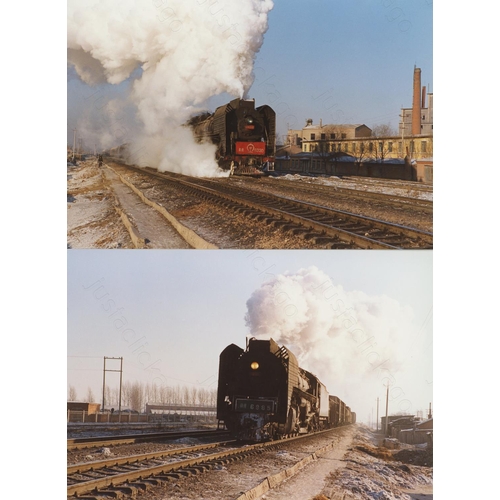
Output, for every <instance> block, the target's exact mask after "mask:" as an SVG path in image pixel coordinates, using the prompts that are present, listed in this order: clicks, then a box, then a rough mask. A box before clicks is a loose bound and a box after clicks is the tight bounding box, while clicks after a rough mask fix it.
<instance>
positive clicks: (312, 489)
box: [259, 427, 356, 500]
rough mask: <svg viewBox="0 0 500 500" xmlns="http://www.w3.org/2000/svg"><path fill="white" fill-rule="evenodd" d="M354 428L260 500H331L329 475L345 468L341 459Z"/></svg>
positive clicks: (350, 441)
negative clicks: (322, 498) (320, 499)
mask: <svg viewBox="0 0 500 500" xmlns="http://www.w3.org/2000/svg"><path fill="white" fill-rule="evenodd" d="M355 431H356V428H355V427H350V428H349V429H347V432H346V433H345V434H344V435H343V436H342V437H341V439H340V440H339V442H338V443H337V445H336V446H335V448H334V449H333V450H330V451H327V452H325V453H323V454H321V455H318V460H315V461H314V462H311V463H310V464H309V465H307V466H306V467H305V468H304V469H303V470H302V471H301V472H300V473H299V474H297V475H295V476H292V477H291V478H290V479H288V480H287V481H284V482H283V483H281V484H280V485H279V486H278V487H277V488H275V489H273V490H271V491H269V492H268V493H266V494H265V495H263V496H261V497H259V498H260V499H269V500H271V499H273V500H277V499H287V500H306V499H308V498H313V497H314V496H316V495H321V494H322V495H325V496H326V498H332V497H331V494H332V488H331V487H330V486H329V485H328V477H329V475H330V474H331V473H332V472H334V471H337V470H339V469H343V468H345V467H346V462H345V461H343V457H344V456H345V454H346V453H347V451H348V449H349V448H350V447H351V445H352V440H353V436H354V433H355Z"/></svg>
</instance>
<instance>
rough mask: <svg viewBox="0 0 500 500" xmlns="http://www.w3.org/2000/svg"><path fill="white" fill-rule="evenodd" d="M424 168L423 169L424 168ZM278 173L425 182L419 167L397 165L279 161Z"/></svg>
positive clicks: (275, 165)
mask: <svg viewBox="0 0 500 500" xmlns="http://www.w3.org/2000/svg"><path fill="white" fill-rule="evenodd" d="M422 168H423V167H422ZM274 170H275V171H276V172H282V173H290V174H304V175H338V176H358V177H375V178H380V179H398V180H404V181H417V180H421V181H423V176H422V175H420V178H419V176H418V175H417V166H413V165H410V164H395V163H376V162H374V163H371V162H370V163H368V162H362V163H361V164H358V163H355V162H342V161H338V162H334V161H331V162H326V161H324V160H317V159H316V160H301V161H298V162H297V161H291V159H277V160H276V161H275V164H274Z"/></svg>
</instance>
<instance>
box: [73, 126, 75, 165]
mask: <svg viewBox="0 0 500 500" xmlns="http://www.w3.org/2000/svg"><path fill="white" fill-rule="evenodd" d="M75 149H76V128H74V129H73V163H75Z"/></svg>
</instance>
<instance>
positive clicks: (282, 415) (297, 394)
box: [217, 338, 356, 441]
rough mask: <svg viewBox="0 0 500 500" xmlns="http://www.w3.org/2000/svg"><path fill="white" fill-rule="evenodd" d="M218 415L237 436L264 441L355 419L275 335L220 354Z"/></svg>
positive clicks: (234, 346) (351, 421) (346, 407)
mask: <svg viewBox="0 0 500 500" xmlns="http://www.w3.org/2000/svg"><path fill="white" fill-rule="evenodd" d="M217 418H218V420H219V422H224V425H225V427H226V428H227V429H228V430H229V431H231V432H232V433H233V434H234V436H235V437H236V438H237V439H240V440H244V441H266V440H271V439H280V438H283V437H284V436H287V435H294V434H303V433H308V432H314V431H317V430H320V429H324V428H329V427H336V426H339V425H344V424H351V423H355V422H356V414H355V413H354V412H352V411H351V409H350V408H349V407H348V406H347V405H346V404H345V403H344V402H343V401H341V400H340V399H339V398H338V397H337V396H330V395H329V394H328V391H327V389H326V387H325V385H324V384H322V383H321V381H320V380H319V379H318V378H317V377H316V376H315V375H313V374H312V373H310V372H308V371H306V370H304V369H302V368H300V367H299V365H298V362H297V358H296V357H295V355H294V354H293V353H292V352H291V351H289V350H288V349H287V348H286V347H285V346H282V347H279V345H278V344H277V343H276V342H275V341H274V340H272V339H270V340H257V339H255V338H252V339H250V340H249V342H248V345H247V347H246V349H245V350H243V349H241V348H240V347H238V346H237V345H235V344H231V345H229V346H228V347H226V348H225V349H224V350H223V351H222V353H221V355H220V358H219V382H218V389H217Z"/></svg>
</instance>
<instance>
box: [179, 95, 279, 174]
mask: <svg viewBox="0 0 500 500" xmlns="http://www.w3.org/2000/svg"><path fill="white" fill-rule="evenodd" d="M187 125H189V126H190V127H192V129H193V134H194V137H195V139H196V140H197V141H198V142H211V143H213V144H215V145H216V146H217V151H216V153H215V159H216V161H217V163H218V165H219V167H220V168H221V169H222V170H226V171H227V170H229V171H230V173H231V174H241V175H265V174H266V173H268V172H270V171H273V170H274V157H275V152H276V113H275V112H274V110H273V109H272V108H271V107H270V106H267V105H264V106H259V107H258V108H255V101H254V100H253V99H233V100H232V101H231V102H229V103H228V104H225V105H224V106H220V107H218V108H217V109H216V110H215V112H214V113H213V114H211V113H205V114H202V115H198V116H194V117H192V118H191V119H190V120H189V121H188V123H187Z"/></svg>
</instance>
